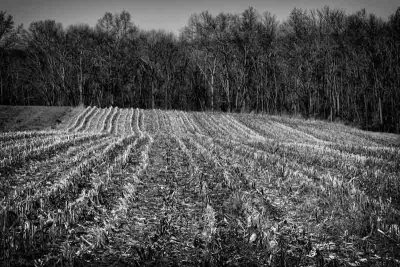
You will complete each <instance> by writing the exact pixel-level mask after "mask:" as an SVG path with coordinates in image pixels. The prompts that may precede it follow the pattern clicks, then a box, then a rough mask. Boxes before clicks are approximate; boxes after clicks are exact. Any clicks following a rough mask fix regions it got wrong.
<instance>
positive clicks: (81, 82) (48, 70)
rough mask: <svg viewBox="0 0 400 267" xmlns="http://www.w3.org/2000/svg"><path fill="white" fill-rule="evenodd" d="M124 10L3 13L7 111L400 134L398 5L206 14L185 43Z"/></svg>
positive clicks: (1, 64)
mask: <svg viewBox="0 0 400 267" xmlns="http://www.w3.org/2000/svg"><path fill="white" fill-rule="evenodd" d="M133 21H134V19H132V18H131V16H130V14H129V13H128V12H126V11H122V12H121V13H119V14H111V13H106V14H105V15H104V16H103V17H102V18H100V19H99V20H98V23H97V25H96V26H95V27H90V26H88V25H71V26H68V27H67V28H64V27H63V26H62V25H61V24H60V23H57V22H55V21H52V20H45V21H36V22H33V23H31V24H30V25H29V27H28V28H27V29H24V28H23V27H21V26H16V25H15V24H14V21H13V18H12V16H11V15H10V14H7V13H6V12H1V11H0V89H1V91H0V104H3V105H79V104H84V105H96V106H99V107H106V106H111V105H112V106H119V107H137V108H161V109H181V110H213V111H230V112H255V113H271V114H282V113H284V114H296V115H297V114H298V115H301V116H304V117H314V118H321V119H328V120H342V121H348V122H353V123H355V124H358V125H360V126H362V127H364V128H366V129H372V130H381V131H391V132H400V8H398V9H397V11H394V13H393V15H391V16H390V17H389V18H388V19H385V20H383V19H381V18H378V17H376V16H375V15H374V14H367V13H366V12H365V10H361V11H359V12H357V13H355V14H346V13H345V12H344V11H343V10H337V9H331V8H329V7H325V8H323V9H320V10H302V9H297V8H295V9H293V10H292V11H291V13H290V14H289V16H288V18H287V19H286V20H285V21H283V22H279V21H278V20H277V19H276V17H275V16H274V15H273V14H270V13H269V12H264V13H259V12H257V11H256V10H255V9H254V8H251V7H250V8H248V9H246V10H245V11H243V12H242V13H241V14H229V13H220V14H218V15H212V14H211V13H209V12H207V11H205V12H202V13H199V14H194V15H192V16H190V18H189V20H188V23H187V25H186V26H185V27H184V28H183V29H182V31H181V33H180V34H179V36H176V35H174V34H172V33H166V32H163V31H154V30H152V31H144V30H141V29H139V28H138V27H137V26H135V24H134V22H133Z"/></svg>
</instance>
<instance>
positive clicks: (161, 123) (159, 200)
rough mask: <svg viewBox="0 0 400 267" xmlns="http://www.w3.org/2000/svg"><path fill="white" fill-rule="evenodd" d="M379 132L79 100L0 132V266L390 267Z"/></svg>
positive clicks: (398, 247)
mask: <svg viewBox="0 0 400 267" xmlns="http://www.w3.org/2000/svg"><path fill="white" fill-rule="evenodd" d="M396 142H397V140H396V138H395V137H394V136H393V135H384V134H379V135H377V134H372V133H368V132H364V131H360V130H357V129H353V128H350V127H347V126H344V125H340V124H327V123H323V122H319V121H312V120H307V121H305V120H301V119H296V118H286V117H277V116H265V115H244V114H222V113H196V112H192V113H188V112H182V111H161V110H140V109H133V108H130V109H120V108H113V107H110V108H103V109H101V108H97V107H87V108H86V109H84V110H83V111H82V112H81V113H80V114H78V115H77V116H76V117H75V118H73V119H72V120H71V121H69V122H67V123H65V125H63V128H62V129H60V130H57V131H54V130H52V131H31V132H8V133H2V134H0V147H1V152H0V173H1V179H2V190H1V191H2V192H1V193H0V202H1V211H0V262H1V264H2V265H10V266H11V265H23V266H24V265H26V266H31V265H35V266H46V265H71V266H72V265H76V264H84V263H92V264H95V263H103V264H105V265H110V264H117V265H118V264H128V265H143V264H159V265H177V264H179V265H201V264H211V265H244V264H256V265H269V266H324V264H331V266H341V265H349V266H374V265H375V266H380V265H379V264H381V263H384V264H389V265H398V264H400V261H399V260H400V253H399V251H400V229H399V221H400V182H399V179H398V177H400V175H399V174H400V148H399V143H398V142H397V143H396Z"/></svg>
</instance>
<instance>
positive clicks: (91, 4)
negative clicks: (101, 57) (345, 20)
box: [0, 0, 399, 33]
mask: <svg viewBox="0 0 400 267" xmlns="http://www.w3.org/2000/svg"><path fill="white" fill-rule="evenodd" d="M324 5H328V6H330V7H333V8H341V9H344V10H345V11H346V12H347V13H353V12H355V11H358V10H360V9H362V8H365V9H366V11H367V12H371V13H374V14H375V15H377V16H378V17H382V18H384V19H386V18H387V17H388V16H389V15H390V14H393V13H394V12H395V10H396V8H397V7H398V6H399V4H398V1H397V0H380V1H376V0H351V1H348V0H247V1H243V0H229V1H228V0H139V1H138V0H113V1H109V0H85V1H82V0H68V1H66V0H35V1H32V0H12V1H11V0H0V9H1V10H4V11H6V12H7V13H9V14H11V15H13V17H14V21H15V22H16V24H21V23H23V24H24V26H25V27H26V28H27V27H28V26H29V24H30V23H31V22H32V21H37V20H44V19H54V20H56V21H57V22H61V23H62V24H63V25H64V26H68V25H71V24H77V23H85V24H86V23H87V24H89V25H90V26H94V25H95V24H96V22H97V20H98V19H99V18H101V17H102V16H103V15H104V13H105V12H111V13H116V12H121V11H122V10H126V11H128V12H129V13H130V14H131V15H132V20H133V22H134V23H135V24H136V25H137V26H139V27H140V28H142V29H164V30H166V31H172V32H174V33H179V31H180V29H182V28H183V27H184V26H185V25H186V24H187V21H188V19H189V16H190V15H191V14H193V13H199V12H201V11H204V10H208V11H210V12H211V13H212V14H217V13H219V12H222V11H223V12H231V13H240V12H242V11H243V10H244V9H246V8H247V7H249V6H253V7H254V8H256V9H257V10H258V11H259V12H264V11H269V12H271V13H272V14H274V15H276V16H277V19H278V20H281V21H282V20H284V19H286V18H287V17H288V16H289V14H290V11H291V10H292V9H293V8H294V7H298V8H304V9H314V8H321V7H323V6H324Z"/></svg>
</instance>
